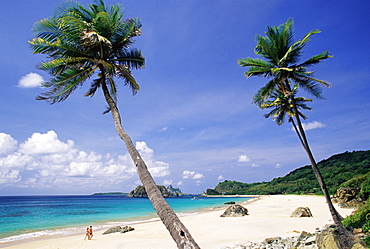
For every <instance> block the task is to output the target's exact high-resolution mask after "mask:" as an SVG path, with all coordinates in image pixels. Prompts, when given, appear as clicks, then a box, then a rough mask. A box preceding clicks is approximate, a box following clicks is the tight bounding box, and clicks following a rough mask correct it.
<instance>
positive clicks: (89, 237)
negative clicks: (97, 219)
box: [84, 228, 91, 240]
mask: <svg viewBox="0 0 370 249" xmlns="http://www.w3.org/2000/svg"><path fill="white" fill-rule="evenodd" d="M86 237H87V239H88V240H91V236H90V229H89V228H86V235H85V238H84V240H85V239H86Z"/></svg>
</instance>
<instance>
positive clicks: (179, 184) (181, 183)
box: [176, 181, 184, 186]
mask: <svg viewBox="0 0 370 249" xmlns="http://www.w3.org/2000/svg"><path fill="white" fill-rule="evenodd" d="M183 184H184V183H183V182H182V181H179V182H178V183H177V184H176V185H177V186H181V185H183Z"/></svg>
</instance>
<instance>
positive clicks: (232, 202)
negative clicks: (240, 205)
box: [224, 201, 235, 205]
mask: <svg viewBox="0 0 370 249" xmlns="http://www.w3.org/2000/svg"><path fill="white" fill-rule="evenodd" d="M224 204H225V205H231V204H235V201H228V202H225V203H224Z"/></svg>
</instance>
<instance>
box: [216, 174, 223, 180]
mask: <svg viewBox="0 0 370 249" xmlns="http://www.w3.org/2000/svg"><path fill="white" fill-rule="evenodd" d="M223 179H225V178H224V177H223V176H222V175H220V176H218V177H217V180H220V181H221V180H223Z"/></svg>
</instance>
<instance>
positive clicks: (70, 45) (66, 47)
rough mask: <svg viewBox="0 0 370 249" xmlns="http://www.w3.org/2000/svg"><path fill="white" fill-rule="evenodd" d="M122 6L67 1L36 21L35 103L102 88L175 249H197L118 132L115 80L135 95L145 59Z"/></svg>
mask: <svg viewBox="0 0 370 249" xmlns="http://www.w3.org/2000/svg"><path fill="white" fill-rule="evenodd" d="M121 7H122V6H120V5H112V6H106V5H105V4H104V1H103V0H97V1H95V3H94V4H91V5H89V6H88V8H85V7H83V6H81V5H80V4H79V3H77V2H66V3H64V4H62V5H61V6H60V8H59V9H58V12H57V13H56V15H55V16H54V17H51V18H47V19H43V20H40V21H38V22H36V23H35V24H34V26H33V30H34V31H35V33H36V38H34V39H32V40H31V41H29V43H30V44H31V47H32V49H33V52H34V53H36V54H37V53H40V54H46V55H47V56H48V58H49V61H46V62H43V63H41V64H40V65H39V68H40V69H41V70H45V71H47V72H48V73H50V74H51V75H52V77H53V78H52V79H51V80H50V82H44V83H43V86H44V87H46V88H49V91H48V92H46V93H43V94H41V95H39V96H38V97H37V98H36V99H37V100H45V101H48V102H49V103H51V104H54V103H57V102H62V101H64V100H66V99H67V98H68V97H69V95H70V94H71V93H72V92H74V90H76V89H77V88H78V87H79V86H82V85H83V84H84V83H85V82H87V81H88V80H90V79H91V78H94V79H93V80H91V85H90V89H89V90H88V92H87V93H86V95H85V96H93V95H94V94H95V93H96V91H97V90H98V89H102V91H103V94H104V97H105V100H106V102H107V103H108V109H107V110H106V111H105V113H108V112H111V114H112V116H113V120H114V125H115V128H116V131H117V133H118V135H119V136H120V138H121V139H122V140H123V141H124V142H125V144H126V147H127V150H128V152H129V154H130V156H131V158H132V160H133V162H134V164H135V166H136V169H137V172H138V174H139V178H140V180H141V181H142V183H143V185H144V187H145V190H146V192H147V194H148V197H149V199H150V201H151V203H152V205H153V207H154V208H155V210H156V212H157V214H158V216H159V217H160V218H161V220H162V222H163V223H164V225H165V226H166V228H167V229H168V231H169V232H170V234H171V236H172V238H173V239H174V240H175V242H176V244H177V246H178V248H199V246H198V245H197V244H196V242H195V241H194V239H193V238H192V236H191V234H190V233H189V231H188V230H187V228H186V227H185V226H184V225H183V224H182V223H181V221H180V220H179V218H178V217H177V215H176V214H175V213H174V211H173V210H172V209H171V207H170V206H169V205H168V204H167V202H166V201H165V199H164V198H163V197H162V195H161V192H160V191H159V189H158V188H157V186H156V184H155V182H154V180H153V178H152V176H151V175H150V173H149V171H148V169H147V166H146V164H145V162H144V161H143V159H142V157H141V156H140V154H139V152H138V151H137V149H136V148H135V146H134V145H133V143H132V141H131V139H130V137H129V136H128V135H127V133H126V132H125V131H124V129H123V128H122V124H121V118H120V114H119V111H118V108H117V90H116V89H117V87H116V84H117V82H116V78H119V79H123V82H124V85H127V86H128V87H129V88H130V89H131V90H132V91H133V94H135V93H136V92H137V91H138V90H139V85H138V84H137V82H136V80H135V78H134V77H133V75H132V72H131V70H132V69H140V68H143V67H144V58H143V56H142V54H141V51H139V50H138V49H136V48H132V47H131V45H132V43H133V38H134V37H136V36H139V35H140V34H141V31H140V28H141V23H140V20H139V19H138V18H131V19H127V20H122V17H123V11H122V8H121Z"/></svg>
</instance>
